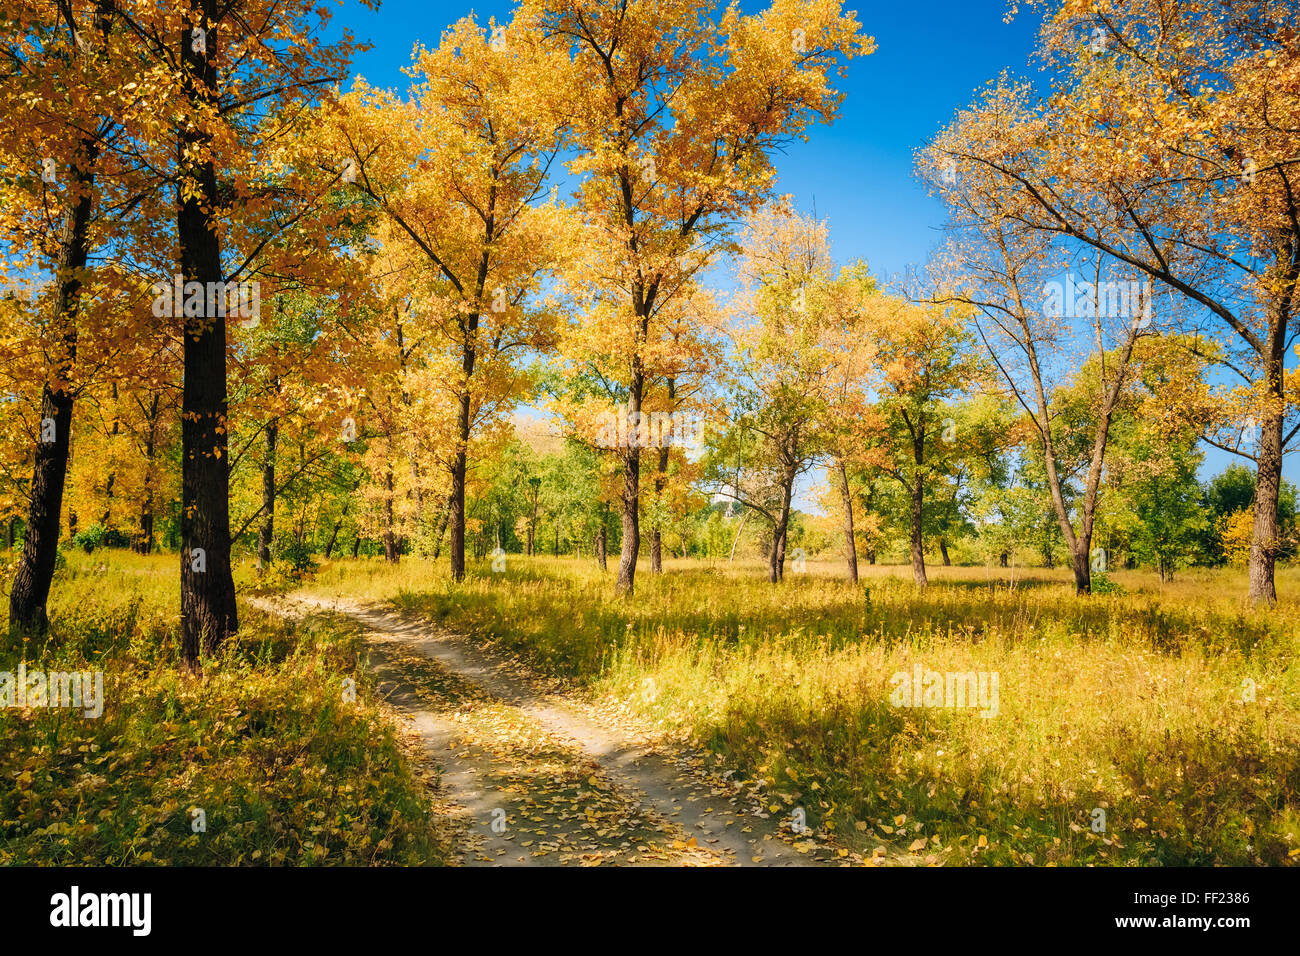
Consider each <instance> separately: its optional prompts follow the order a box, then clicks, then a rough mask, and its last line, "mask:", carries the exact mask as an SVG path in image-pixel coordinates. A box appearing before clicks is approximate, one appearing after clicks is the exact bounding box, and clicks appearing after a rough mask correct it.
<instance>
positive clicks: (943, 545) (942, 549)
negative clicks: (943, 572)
mask: <svg viewBox="0 0 1300 956" xmlns="http://www.w3.org/2000/svg"><path fill="white" fill-rule="evenodd" d="M939 554H941V555H942V556H943V566H944V567H945V568H950V567H952V559H951V558H950V557H948V539H947V538H940V539H939Z"/></svg>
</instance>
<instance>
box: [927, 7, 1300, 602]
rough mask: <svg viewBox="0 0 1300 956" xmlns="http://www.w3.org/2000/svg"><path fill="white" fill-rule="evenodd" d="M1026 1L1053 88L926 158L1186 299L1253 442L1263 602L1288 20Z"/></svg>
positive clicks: (1275, 453) (1287, 151) (985, 107)
mask: <svg viewBox="0 0 1300 956" xmlns="http://www.w3.org/2000/svg"><path fill="white" fill-rule="evenodd" d="M1039 5H1040V6H1041V7H1042V8H1043V10H1044V12H1045V24H1044V27H1043V31H1042V37H1041V42H1040V52H1041V53H1042V54H1043V56H1044V58H1045V59H1046V60H1047V62H1049V63H1050V64H1051V65H1052V66H1053V67H1054V69H1055V72H1056V75H1057V77H1058V79H1057V80H1056V81H1055V82H1054V88H1053V90H1052V91H1051V93H1050V94H1049V95H1047V96H1043V97H1039V96H1036V95H1035V94H1034V92H1033V91H1032V89H1031V88H1030V87H1029V86H1028V85H1026V84H1018V83H1015V82H1012V81H1011V80H1007V79H1003V80H1001V81H999V82H997V83H995V84H992V85H991V86H990V88H989V89H988V90H987V91H986V92H985V93H984V94H983V96H982V97H981V98H980V100H979V101H978V102H977V103H976V104H975V105H974V106H972V107H971V108H970V109H969V110H967V111H965V112H963V113H962V114H961V115H960V116H959V117H958V120H957V121H956V122H955V123H954V124H953V125H952V126H951V127H950V128H949V129H948V130H946V131H945V132H944V133H943V135H941V136H940V137H939V138H938V140H937V141H936V143H935V149H936V150H937V151H938V152H939V153H941V154H944V155H946V156H947V157H948V159H949V160H950V161H951V162H952V164H953V167H952V173H953V175H954V176H955V177H959V178H961V179H963V180H974V181H976V182H977V183H978V186H977V187H976V188H978V189H979V190H981V191H982V192H983V193H984V197H985V198H984V202H985V203H986V205H987V207H988V208H989V209H990V210H991V211H995V212H996V214H997V215H998V216H999V217H1001V218H1004V219H1006V220H1007V221H1009V222H1011V223H1014V224H1016V225H1017V226H1020V227H1024V228H1026V229H1030V230H1034V231H1037V232H1041V233H1043V234H1046V235H1050V236H1055V237H1060V238H1062V239H1065V240H1068V241H1070V242H1073V243H1077V244H1079V245H1081V246H1086V247H1089V248H1091V249H1094V250H1096V251H1099V252H1101V253H1103V254H1104V255H1105V256H1107V257H1108V258H1109V259H1110V260H1111V261H1113V262H1114V263H1115V264H1116V266H1117V267H1118V268H1119V269H1121V270H1127V271H1131V272H1135V273H1137V274H1140V275H1141V276H1143V277H1145V278H1148V279H1150V280H1151V281H1152V282H1154V283H1156V284H1157V287H1158V289H1159V290H1161V291H1167V292H1171V293H1172V294H1173V295H1175V296H1177V297H1179V298H1181V299H1182V300H1184V301H1185V302H1186V303H1187V305H1188V307H1189V308H1188V322H1187V325H1188V326H1189V330H1191V328H1201V329H1203V330H1205V331H1207V332H1208V335H1209V337H1211V338H1213V339H1216V340H1218V342H1219V344H1220V345H1221V346H1222V348H1223V351H1222V353H1221V354H1222V357H1223V359H1224V367H1225V368H1226V369H1228V370H1229V371H1230V373H1231V374H1233V375H1237V376H1239V377H1240V384H1239V385H1238V386H1237V389H1236V390H1235V391H1236V396H1235V397H1239V398H1240V399H1241V400H1242V404H1245V405H1248V406H1249V407H1250V409H1251V416H1250V417H1251V418H1253V419H1254V420H1255V421H1256V422H1258V423H1259V439H1258V442H1257V444H1256V447H1254V448H1250V449H1242V448H1239V447H1234V448H1231V450H1233V451H1234V452H1236V453H1243V452H1244V454H1245V456H1246V457H1248V458H1250V459H1251V460H1253V461H1254V462H1255V464H1256V470H1257V476H1258V494H1257V496H1256V501H1255V512H1254V528H1253V532H1252V544H1251V559H1250V597H1251V600H1252V601H1254V602H1255V603H1257V604H1270V605H1271V604H1273V603H1274V602H1275V600H1276V590H1275V586H1274V573H1273V572H1274V564H1275V562H1276V556H1277V553H1278V546H1279V539H1278V528H1277V518H1276V515H1277V508H1276V503H1277V496H1278V492H1279V488H1280V484H1281V474H1282V459H1283V456H1284V455H1285V454H1286V452H1287V451H1288V449H1289V448H1290V447H1291V443H1292V442H1293V441H1294V439H1295V438H1296V435H1297V433H1298V431H1300V425H1295V424H1293V423H1294V417H1295V411H1296V407H1297V405H1296V402H1295V399H1294V384H1295V382H1294V380H1295V377H1296V372H1295V369H1294V368H1293V367H1288V361H1289V356H1288V350H1289V348H1290V345H1291V344H1292V342H1293V335H1294V330H1293V325H1294V316H1293V312H1294V310H1295V303H1296V282H1297V279H1298V278H1300V211H1298V209H1297V205H1296V198H1295V189H1294V176H1295V169H1296V164H1297V162H1300V158H1298V155H1300V149H1298V144H1297V140H1296V132H1295V131H1296V130H1297V129H1298V128H1300V124H1297V122H1295V118H1296V115H1297V112H1298V111H1300V98H1298V97H1297V94H1296V90H1297V88H1298V85H1297V83H1296V78H1297V76H1300V46H1297V44H1296V42H1295V37H1296V34H1295V24H1294V22H1293V20H1292V11H1291V9H1290V6H1289V5H1287V4H1275V3H1270V2H1267V0H1241V2H1236V3H1233V4H1231V5H1225V4H1222V3H1220V2H1217V0H1173V2H1167V0H1117V2H1113V3H1107V4H1104V5H1098V4H1096V3H1093V2H1092V0H1045V2H1043V3H1041V4H1039ZM970 188H971V187H970V186H969V185H967V186H963V189H970ZM1229 397H1230V398H1233V397H1234V396H1229ZM1207 437H1208V439H1209V440H1211V441H1213V440H1214V436H1213V435H1210V436H1207Z"/></svg>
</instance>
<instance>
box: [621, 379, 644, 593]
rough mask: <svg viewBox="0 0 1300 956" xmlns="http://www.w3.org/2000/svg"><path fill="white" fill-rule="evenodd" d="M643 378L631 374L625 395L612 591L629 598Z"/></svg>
mask: <svg viewBox="0 0 1300 956" xmlns="http://www.w3.org/2000/svg"><path fill="white" fill-rule="evenodd" d="M643 387H644V377H643V376H642V375H641V373H639V372H638V373H636V374H634V375H633V380H632V387H631V388H630V389H629V395H628V402H627V407H628V423H629V427H628V429H627V431H628V437H627V443H626V444H627V447H626V448H624V449H623V547H622V551H621V553H620V554H619V559H618V580H617V581H615V582H614V593H615V594H619V595H623V596H624V597H630V596H631V595H632V594H633V592H634V591H635V590H636V562H637V555H638V553H639V552H640V550H641V514H640V506H641V448H640V445H639V444H638V442H639V438H638V436H637V433H638V432H639V431H640V429H639V428H634V427H632V426H633V423H635V422H636V421H638V420H639V419H640V415H641V392H642V389H643Z"/></svg>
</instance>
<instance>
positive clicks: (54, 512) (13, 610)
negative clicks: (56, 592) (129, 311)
mask: <svg viewBox="0 0 1300 956" xmlns="http://www.w3.org/2000/svg"><path fill="white" fill-rule="evenodd" d="M81 148H82V152H83V154H84V155H85V168H82V166H81V165H74V166H72V167H71V168H70V170H69V173H70V175H71V176H72V178H73V180H74V181H75V182H76V184H77V192H78V193H79V196H78V199H77V202H76V205H74V206H73V207H72V208H71V209H69V210H68V211H67V213H66V215H65V216H64V219H63V231H62V234H61V236H60V237H59V262H58V266H57V272H56V275H57V276H58V283H59V288H58V297H57V299H56V300H55V304H54V327H55V328H56V329H60V330H61V335H60V341H59V343H58V347H59V348H61V349H62V351H63V354H62V355H61V356H60V357H59V360H58V364H57V367H56V368H55V369H54V370H53V371H54V374H53V376H52V381H47V382H46V383H45V385H44V386H43V387H42V389H41V420H40V422H39V423H38V424H37V436H36V437H37V441H36V454H35V462H34V465H33V468H32V483H31V499H30V502H29V506H28V512H27V525H26V533H25V534H24V536H23V550H22V554H21V556H20V557H19V559H18V568H17V570H16V572H15V574H14V582H13V587H12V589H11V590H10V592H9V627H10V629H11V630H14V629H16V630H18V631H19V632H21V633H32V634H43V633H44V632H45V631H46V630H47V628H48V627H49V618H48V616H47V615H46V610H45V605H46V602H47V601H48V600H49V596H50V584H51V582H52V581H53V580H54V564H55V559H56V558H57V556H58V546H59V519H60V517H61V516H62V514H63V490H64V487H65V485H66V483H67V477H68V455H69V451H70V449H71V442H72V403H73V398H72V382H71V379H72V372H73V367H74V365H75V363H76V358H77V317H78V316H77V313H78V311H79V308H80V304H81V277H82V273H83V270H84V269H85V268H86V260H87V258H88V256H89V251H90V245H89V225H90V214H91V206H92V203H93V190H94V185H95V176H94V172H93V171H92V169H91V166H92V165H93V163H94V162H95V159H96V157H97V156H98V145H97V144H96V142H95V141H94V140H93V139H92V138H90V137H87V138H85V139H83V140H82V143H81Z"/></svg>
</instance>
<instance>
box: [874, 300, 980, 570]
mask: <svg viewBox="0 0 1300 956" xmlns="http://www.w3.org/2000/svg"><path fill="white" fill-rule="evenodd" d="M868 305H869V309H870V315H871V322H872V328H873V338H874V342H875V356H876V362H877V363H878V371H877V375H878V376H879V378H878V380H877V385H876V402H875V411H876V414H877V415H878V416H879V417H880V420H881V422H882V425H883V427H882V429H881V431H880V433H879V437H877V438H875V439H874V440H873V441H872V443H871V445H870V446H869V448H868V449H867V458H868V462H869V464H870V466H871V467H874V468H876V469H878V470H879V471H880V472H881V473H882V474H884V475H886V476H888V477H889V478H891V479H892V480H893V481H895V482H897V483H898V485H899V486H900V487H901V488H902V489H903V490H904V491H905V492H906V496H907V501H908V513H909V519H910V520H909V522H908V525H909V531H910V550H911V559H912V576H913V579H914V580H915V582H916V584H917V586H918V587H925V586H926V584H927V583H928V579H927V576H926V570H925V535H924V531H925V514H926V512H925V507H926V495H927V491H929V490H931V489H932V488H933V487H934V486H935V484H936V483H937V482H940V481H943V480H945V478H946V476H947V474H948V473H949V471H950V469H951V468H952V467H954V465H955V463H956V461H957V460H958V458H959V457H960V454H959V452H960V446H959V445H958V443H957V437H958V424H957V419H956V417H955V415H954V413H953V408H952V406H953V405H954V403H955V402H957V401H958V400H960V399H962V398H963V397H965V396H967V395H968V394H969V392H970V390H971V389H972V387H973V386H975V385H976V384H977V383H979V382H980V381H981V380H982V377H983V375H984V370H983V368H982V364H981V362H980V361H979V359H978V358H977V356H976V355H975V354H974V351H973V349H972V346H973V345H974V343H973V341H972V336H971V333H970V332H969V331H968V330H967V328H966V321H965V316H964V314H963V313H962V311H961V310H960V309H959V308H958V307H954V306H936V305H921V304H916V303H914V302H911V301H908V300H907V299H903V298H899V297H896V296H893V295H877V296H873V297H871V298H870V299H869V300H868Z"/></svg>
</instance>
